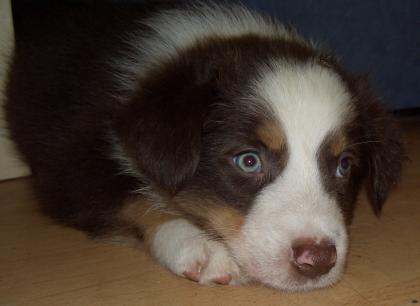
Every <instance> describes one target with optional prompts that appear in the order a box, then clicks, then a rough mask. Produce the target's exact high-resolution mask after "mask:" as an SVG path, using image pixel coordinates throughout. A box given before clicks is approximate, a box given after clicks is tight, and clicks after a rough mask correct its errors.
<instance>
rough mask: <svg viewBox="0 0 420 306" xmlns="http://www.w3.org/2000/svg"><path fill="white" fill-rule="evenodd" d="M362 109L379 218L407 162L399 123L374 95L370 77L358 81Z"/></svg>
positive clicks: (369, 186)
mask: <svg viewBox="0 0 420 306" xmlns="http://www.w3.org/2000/svg"><path fill="white" fill-rule="evenodd" d="M357 96H358V97H357V98H358V100H359V103H358V104H359V108H360V111H361V113H362V114H361V115H362V117H363V120H362V122H363V124H364V128H363V129H364V137H363V139H361V141H362V142H364V144H363V147H364V152H365V155H366V160H365V161H366V163H365V165H366V166H367V167H368V173H367V181H366V183H367V186H366V187H367V189H366V190H367V195H368V199H369V201H370V203H371V206H372V209H373V211H374V212H375V214H376V215H379V214H380V212H381V209H382V206H383V204H384V202H385V201H386V199H387V197H388V194H389V192H390V191H391V189H392V188H393V187H394V186H395V185H396V184H397V182H398V180H399V178H400V174H401V168H402V161H403V158H404V149H403V145H402V142H401V135H400V132H399V129H398V128H397V126H396V122H395V119H394V118H393V117H392V115H391V114H390V113H389V112H387V110H386V108H385V107H384V106H383V104H382V102H381V101H380V99H379V98H378V97H377V96H376V95H375V94H374V93H373V91H372V89H371V87H370V85H369V83H368V81H367V78H366V77H362V78H359V80H358V94H357Z"/></svg>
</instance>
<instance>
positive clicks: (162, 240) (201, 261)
mask: <svg viewBox="0 0 420 306" xmlns="http://www.w3.org/2000/svg"><path fill="white" fill-rule="evenodd" d="M151 251H152V254H153V255H154V256H155V258H156V259H157V260H158V261H159V262H160V263H161V264H162V265H164V266H166V267H168V268H169V269H170V270H171V271H173V272H174V273H175V274H177V275H179V276H182V277H186V278H188V279H190V280H193V281H196V282H199V283H200V284H204V285H211V284H222V285H227V284H235V283H237V282H238V281H239V268H238V266H237V264H236V263H235V262H234V260H233V259H232V258H231V256H230V254H229V252H228V250H227V249H226V247H225V246H224V244H223V243H221V242H218V241H213V240H210V239H209V238H208V237H207V236H206V234H205V232H203V231H202V230H200V229H198V228H197V227H196V226H194V225H192V224H191V223H189V222H188V221H186V220H184V219H177V220H173V221H169V222H166V223H164V224H162V225H161V226H159V228H158V229H157V231H156V234H155V237H154V239H153V242H152V245H151Z"/></svg>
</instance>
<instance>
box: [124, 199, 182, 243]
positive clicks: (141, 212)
mask: <svg viewBox="0 0 420 306" xmlns="http://www.w3.org/2000/svg"><path fill="white" fill-rule="evenodd" d="M120 218H121V220H122V221H123V222H128V223H129V224H132V225H135V226H137V227H138V228H140V229H141V230H142V234H143V240H144V245H145V246H146V248H147V249H149V250H150V246H151V243H152V241H153V238H154V236H155V234H156V230H157V228H158V226H159V225H161V224H163V223H166V222H168V221H171V220H174V219H178V218H180V216H179V215H178V214H175V213H173V212H170V211H164V210H161V209H158V208H156V207H155V206H154V205H153V204H152V203H151V202H150V201H148V200H147V199H144V198H136V199H132V200H130V202H129V203H127V204H126V206H125V208H124V209H123V210H122V212H121V214H120Z"/></svg>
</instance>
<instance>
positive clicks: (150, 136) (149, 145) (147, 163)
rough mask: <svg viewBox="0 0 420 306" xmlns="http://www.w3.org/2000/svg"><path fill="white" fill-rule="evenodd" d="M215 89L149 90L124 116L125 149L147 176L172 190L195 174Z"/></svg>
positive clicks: (149, 181)
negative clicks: (202, 133) (203, 130)
mask: <svg viewBox="0 0 420 306" xmlns="http://www.w3.org/2000/svg"><path fill="white" fill-rule="evenodd" d="M210 99H211V97H210V91H209V89H208V88H206V87H205V86H202V87H196V88H192V89H188V93H185V94H183V93H179V92H175V93H174V92H173V91H171V88H169V86H168V87H167V88H166V89H165V90H161V91H160V92H156V91H154V92H149V91H145V93H143V94H142V95H141V96H139V97H137V98H136V99H134V101H132V103H130V105H128V106H127V107H126V108H125V109H124V111H123V112H122V113H121V114H120V115H119V118H118V123H117V131H118V136H119V140H120V142H121V145H122V147H123V150H124V153H125V154H127V155H128V157H129V159H130V161H131V164H133V166H134V167H135V168H136V169H135V171H136V172H138V173H139V174H140V177H141V179H142V180H144V181H145V183H147V184H152V185H153V186H155V187H158V188H160V189H161V190H164V191H166V192H169V193H170V194H174V193H176V192H177V191H178V190H179V189H180V188H181V187H182V185H183V183H184V182H185V181H186V180H188V179H189V178H191V177H192V176H193V174H194V173H195V170H196V168H197V165H198V163H199V159H200V146H201V132H202V126H203V123H204V120H205V118H206V116H207V109H208V103H209V100H210Z"/></svg>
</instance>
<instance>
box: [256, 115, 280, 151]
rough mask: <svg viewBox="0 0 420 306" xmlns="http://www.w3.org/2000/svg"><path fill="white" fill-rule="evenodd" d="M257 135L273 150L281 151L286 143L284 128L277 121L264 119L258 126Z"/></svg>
mask: <svg viewBox="0 0 420 306" xmlns="http://www.w3.org/2000/svg"><path fill="white" fill-rule="evenodd" d="M257 135H258V137H259V138H260V140H261V141H262V142H263V143H264V144H265V145H266V146H267V147H268V148H269V149H271V150H272V151H277V152H279V151H281V150H282V148H283V146H284V145H285V141H286V139H285V135H284V132H283V130H282V129H281V127H280V124H278V123H277V122H275V121H263V122H262V124H260V125H259V126H258V128H257Z"/></svg>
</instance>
